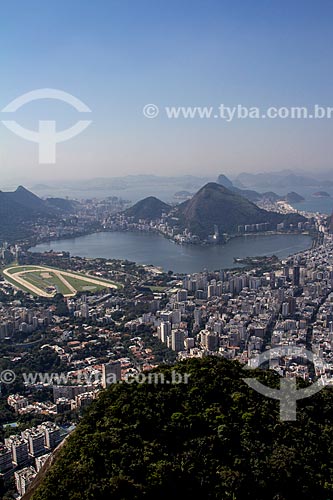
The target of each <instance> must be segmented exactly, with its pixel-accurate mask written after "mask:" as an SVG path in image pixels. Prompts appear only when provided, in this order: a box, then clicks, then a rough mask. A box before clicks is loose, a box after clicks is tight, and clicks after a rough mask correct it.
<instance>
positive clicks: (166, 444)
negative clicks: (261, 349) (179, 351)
mask: <svg viewBox="0 0 333 500" xmlns="http://www.w3.org/2000/svg"><path fill="white" fill-rule="evenodd" d="M172 369H174V370H176V371H177V372H178V373H179V372H182V373H185V372H186V373H188V374H189V375H190V377H189V383H188V384H179V385H175V384H165V385H161V384H159V385H151V384H141V385H138V384H133V385H129V384H125V383H123V384H117V385H114V386H112V387H111V388H110V389H109V390H107V391H104V392H103V393H101V395H100V397H99V398H98V400H97V401H96V402H95V403H94V404H93V405H92V406H91V407H90V408H89V409H88V411H87V414H86V415H85V417H84V418H83V420H82V421H81V423H80V425H79V426H78V428H77V430H76V431H75V432H74V433H73V435H71V436H70V438H69V439H68V441H67V443H66V445H65V446H64V447H63V449H62V450H61V452H60V453H59V458H58V459H57V460H56V462H55V464H54V465H53V467H52V468H51V469H50V470H49V471H48V472H47V474H46V477H45V479H44V481H43V482H42V485H41V486H40V487H39V488H38V489H37V490H36V491H35V492H34V493H33V495H32V499H33V500H60V499H61V500H79V499H80V500H88V499H89V500H93V499H96V500H127V499H128V500H141V499H142V500H143V499H145V500H152V499H154V500H156V499H158V500H164V499H165V500H170V499H174V500H177V499H185V498H189V499H191V498H200V499H204V500H206V499H219V500H228V499H230V500H231V499H233V500H243V499H253V500H270V499H271V500H289V499H290V500H291V499H293V500H294V499H296V498H297V500H302V499H304V500H305V499H306V500H314V499H316V500H327V499H332V498H333V484H332V478H333V463H332V458H333V456H332V453H333V445H332V416H333V394H332V391H331V390H330V389H325V390H322V391H321V392H320V393H318V394H316V395H315V396H313V397H312V398H309V399H304V400H303V401H300V402H299V403H298V410H297V422H281V421H280V419H279V408H278V402H277V401H275V400H271V399H267V398H265V397H263V396H261V395H260V394H258V393H256V392H254V391H252V389H250V388H249V387H248V386H247V385H246V384H245V382H244V381H243V378H244V377H247V376H256V377H257V378H259V379H260V380H261V382H263V383H266V384H267V385H271V386H272V387H278V386H279V378H278V376H277V375H276V374H274V373H272V372H263V371H259V370H256V371H254V372H248V371H244V370H243V368H242V366H241V365H240V364H238V363H236V362H231V361H227V360H224V359H220V358H216V357H208V358H204V359H202V360H198V359H196V360H194V359H192V360H189V361H186V362H183V363H180V364H177V365H175V367H173V368H167V367H164V368H163V367H160V368H159V369H158V370H159V371H163V372H164V373H165V374H166V376H167V377H168V378H171V370H172ZM26 498H28V497H27V496H25V497H24V500H26Z"/></svg>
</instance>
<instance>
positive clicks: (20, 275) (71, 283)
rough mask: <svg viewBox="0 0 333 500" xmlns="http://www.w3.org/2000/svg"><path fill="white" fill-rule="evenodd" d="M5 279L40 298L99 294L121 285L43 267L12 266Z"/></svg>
mask: <svg viewBox="0 0 333 500" xmlns="http://www.w3.org/2000/svg"><path fill="white" fill-rule="evenodd" d="M2 274H3V276H4V278H5V279H6V280H7V281H8V282H9V283H11V284H12V285H14V286H15V287H16V288H19V289H20V290H23V291H25V292H30V293H32V294H33V295H38V296H40V297H53V296H54V295H56V294H57V293H61V294H63V295H64V296H65V297H73V296H74V295H76V294H77V293H78V292H97V291H99V290H103V289H106V288H119V286H120V285H118V284H117V283H113V282H111V281H106V280H103V279H99V278H97V277H95V276H89V275H86V274H79V273H74V272H72V271H64V270H63V269H55V268H50V267H43V266H11V267H7V268H5V269H3V270H2Z"/></svg>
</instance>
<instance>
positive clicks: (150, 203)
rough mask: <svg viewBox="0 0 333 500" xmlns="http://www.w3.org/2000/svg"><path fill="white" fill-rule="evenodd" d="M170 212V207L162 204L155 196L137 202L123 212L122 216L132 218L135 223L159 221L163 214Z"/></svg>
mask: <svg viewBox="0 0 333 500" xmlns="http://www.w3.org/2000/svg"><path fill="white" fill-rule="evenodd" d="M170 210H171V206H170V205H168V204H167V203H164V202H163V201H161V200H159V199H158V198H156V197H155V196H148V198H144V199H143V200H140V201H138V202H137V203H135V205H133V206H132V207H130V208H128V209H127V210H125V212H124V214H125V215H126V216H127V217H133V218H134V220H135V221H136V222H137V221H138V220H139V219H149V220H156V219H159V218H160V217H161V215H162V213H163V212H166V213H168V212H170Z"/></svg>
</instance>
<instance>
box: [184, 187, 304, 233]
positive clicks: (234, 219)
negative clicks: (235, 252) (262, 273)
mask: <svg viewBox="0 0 333 500" xmlns="http://www.w3.org/2000/svg"><path fill="white" fill-rule="evenodd" d="M176 215H177V216H178V218H179V221H180V224H181V226H182V227H186V228H188V229H190V231H191V232H192V233H194V234H197V235H198V236H200V237H201V238H206V237H207V236H208V235H210V234H213V233H214V227H215V226H217V228H218V230H219V232H220V233H233V232H237V229H238V226H239V225H245V224H260V223H265V222H267V223H269V224H271V225H276V224H278V223H280V222H283V221H286V222H287V223H289V224H290V223H297V222H300V221H304V220H305V218H304V217H302V216H301V215H298V214H289V215H283V214H279V213H276V212H268V211H266V210H263V209H261V208H259V207H258V206H257V205H255V204H254V203H252V202H251V201H249V200H248V199H247V198H245V197H244V196H241V195H240V194H238V193H235V192H233V191H231V190H229V189H227V188H226V187H224V186H222V185H220V184H217V183H215V182H210V183H208V184H206V185H205V186H203V187H202V188H201V189H200V190H199V191H198V192H197V193H196V194H195V195H194V196H193V198H192V199H191V200H188V201H186V202H184V203H182V204H181V205H179V206H178V207H177V209H176Z"/></svg>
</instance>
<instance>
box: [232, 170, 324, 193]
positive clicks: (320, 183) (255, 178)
mask: <svg viewBox="0 0 333 500" xmlns="http://www.w3.org/2000/svg"><path fill="white" fill-rule="evenodd" d="M234 185H235V186H236V187H239V188H240V189H244V188H246V189H269V190H270V189H276V190H278V191H279V190H281V189H290V188H291V189H295V187H296V186H297V187H298V188H299V189H301V188H312V187H333V181H331V180H328V179H325V178H320V177H317V176H316V177H312V176H311V175H308V174H301V173H295V172H293V171H292V170H282V171H280V172H264V173H258V174H252V173H241V174H239V175H238V176H237V177H236V178H235V180H234Z"/></svg>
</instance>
